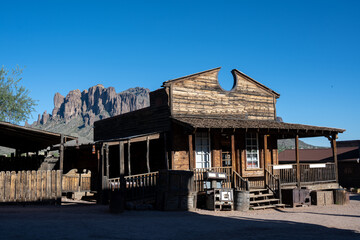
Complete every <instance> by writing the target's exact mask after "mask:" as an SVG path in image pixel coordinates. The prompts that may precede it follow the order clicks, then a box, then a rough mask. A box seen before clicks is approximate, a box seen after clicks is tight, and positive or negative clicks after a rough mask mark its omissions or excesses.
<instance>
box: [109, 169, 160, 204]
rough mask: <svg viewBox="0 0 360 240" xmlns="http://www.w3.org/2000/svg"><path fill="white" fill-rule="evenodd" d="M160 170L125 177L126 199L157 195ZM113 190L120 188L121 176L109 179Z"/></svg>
mask: <svg viewBox="0 0 360 240" xmlns="http://www.w3.org/2000/svg"><path fill="white" fill-rule="evenodd" d="M158 177H159V172H151V173H144V174H137V175H131V176H126V177H124V180H125V186H126V191H125V194H126V199H127V200H137V199H144V198H151V197H155V194H156V186H157V182H158ZM108 183H109V187H110V190H111V191H117V190H120V178H110V179H109V180H108Z"/></svg>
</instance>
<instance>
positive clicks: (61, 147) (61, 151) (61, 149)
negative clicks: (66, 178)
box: [59, 134, 64, 171]
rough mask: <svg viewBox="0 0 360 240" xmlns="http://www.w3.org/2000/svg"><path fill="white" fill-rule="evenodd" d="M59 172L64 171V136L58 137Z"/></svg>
mask: <svg viewBox="0 0 360 240" xmlns="http://www.w3.org/2000/svg"><path fill="white" fill-rule="evenodd" d="M59 155H60V170H62V171H64V134H61V135H60V154H59Z"/></svg>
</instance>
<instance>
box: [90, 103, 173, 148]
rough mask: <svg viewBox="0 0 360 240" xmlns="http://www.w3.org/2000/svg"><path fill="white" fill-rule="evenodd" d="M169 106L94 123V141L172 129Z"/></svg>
mask: <svg viewBox="0 0 360 240" xmlns="http://www.w3.org/2000/svg"><path fill="white" fill-rule="evenodd" d="M169 117H170V109H169V106H168V105H162V106H154V107H148V108H143V109H140V110H137V111H134V112H129V113H125V114H121V115H118V116H116V117H112V118H108V119H104V120H102V121H97V122H95V123H94V140H95V141H99V140H108V139H115V138H122V137H129V136H134V135H142V134H146V133H154V132H166V131H168V130H169V129H170V120H169Z"/></svg>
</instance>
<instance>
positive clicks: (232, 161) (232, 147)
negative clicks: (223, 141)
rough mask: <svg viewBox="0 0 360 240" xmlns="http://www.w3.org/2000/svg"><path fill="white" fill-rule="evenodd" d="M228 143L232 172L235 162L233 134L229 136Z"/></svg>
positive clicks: (234, 168)
mask: <svg viewBox="0 0 360 240" xmlns="http://www.w3.org/2000/svg"><path fill="white" fill-rule="evenodd" d="M230 141H231V165H232V169H233V170H236V161H235V135H234V134H231V137H230Z"/></svg>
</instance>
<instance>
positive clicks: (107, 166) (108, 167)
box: [105, 144, 110, 178]
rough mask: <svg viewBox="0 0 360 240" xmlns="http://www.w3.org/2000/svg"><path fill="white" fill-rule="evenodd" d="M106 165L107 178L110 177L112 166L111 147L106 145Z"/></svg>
mask: <svg viewBox="0 0 360 240" xmlns="http://www.w3.org/2000/svg"><path fill="white" fill-rule="evenodd" d="M105 161H106V162H105V164H106V177H107V178H109V176H110V164H109V145H107V144H106V145H105Z"/></svg>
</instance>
